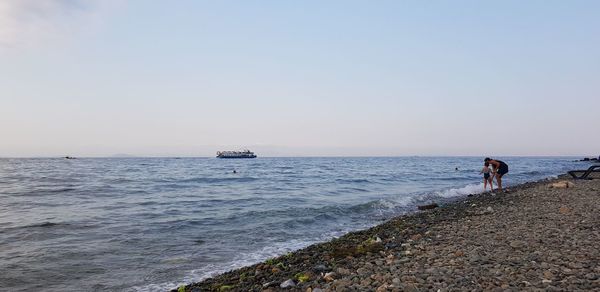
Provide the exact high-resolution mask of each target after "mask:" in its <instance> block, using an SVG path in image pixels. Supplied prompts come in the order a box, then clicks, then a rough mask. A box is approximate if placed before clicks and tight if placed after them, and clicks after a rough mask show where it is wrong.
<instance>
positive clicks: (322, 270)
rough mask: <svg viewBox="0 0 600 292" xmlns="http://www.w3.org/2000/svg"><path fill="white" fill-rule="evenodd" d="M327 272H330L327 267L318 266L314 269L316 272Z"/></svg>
mask: <svg viewBox="0 0 600 292" xmlns="http://www.w3.org/2000/svg"><path fill="white" fill-rule="evenodd" d="M327 270H329V269H328V268H327V266H325V265H316V266H314V267H313V271H315V272H325V271H327Z"/></svg>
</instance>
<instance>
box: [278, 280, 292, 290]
mask: <svg viewBox="0 0 600 292" xmlns="http://www.w3.org/2000/svg"><path fill="white" fill-rule="evenodd" d="M294 286H296V282H294V280H292V279H288V280H286V281H285V282H283V283H281V284H279V287H280V288H284V289H285V288H290V287H294Z"/></svg>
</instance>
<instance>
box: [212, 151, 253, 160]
mask: <svg viewBox="0 0 600 292" xmlns="http://www.w3.org/2000/svg"><path fill="white" fill-rule="evenodd" d="M217 158H256V154H254V152H252V151H250V150H248V149H245V150H242V151H217Z"/></svg>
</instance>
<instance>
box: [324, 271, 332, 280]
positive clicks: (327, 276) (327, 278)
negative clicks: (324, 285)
mask: <svg viewBox="0 0 600 292" xmlns="http://www.w3.org/2000/svg"><path fill="white" fill-rule="evenodd" d="M334 276H335V273H334V272H329V273H326V274H325V276H323V279H324V280H325V281H327V282H331V281H333V280H335V278H334Z"/></svg>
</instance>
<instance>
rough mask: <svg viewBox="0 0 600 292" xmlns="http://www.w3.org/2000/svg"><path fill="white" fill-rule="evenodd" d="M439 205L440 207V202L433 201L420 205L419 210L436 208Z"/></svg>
mask: <svg viewBox="0 0 600 292" xmlns="http://www.w3.org/2000/svg"><path fill="white" fill-rule="evenodd" d="M437 207H439V206H438V204H436V203H432V204H428V205H421V206H418V207H417V208H418V209H419V210H431V209H435V208H437Z"/></svg>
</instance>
